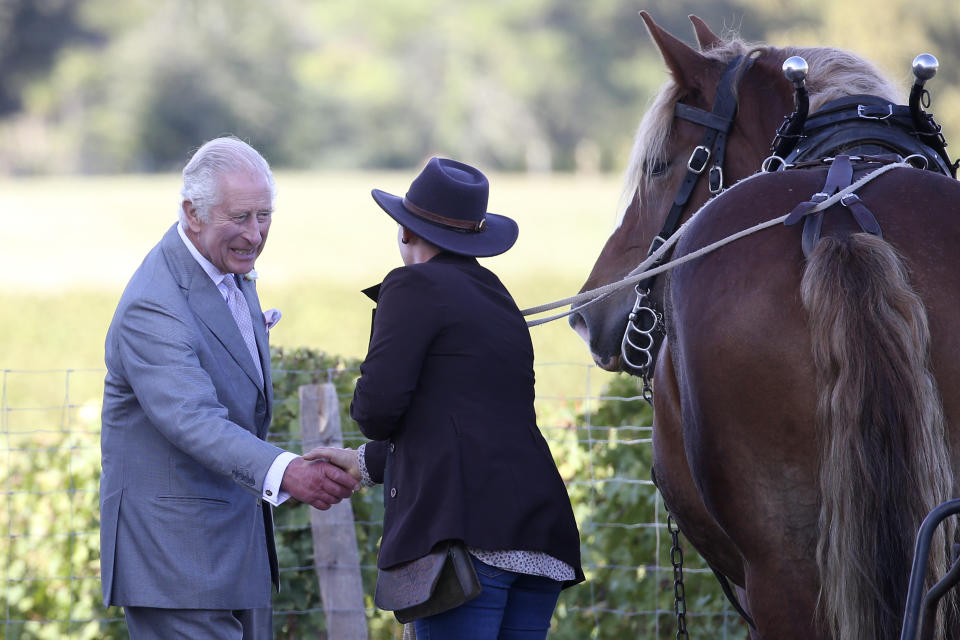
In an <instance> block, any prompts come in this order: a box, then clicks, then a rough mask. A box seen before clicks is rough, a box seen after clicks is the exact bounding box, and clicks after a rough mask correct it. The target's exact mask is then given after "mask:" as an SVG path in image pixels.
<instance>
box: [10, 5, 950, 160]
mask: <svg viewBox="0 0 960 640" xmlns="http://www.w3.org/2000/svg"><path fill="white" fill-rule="evenodd" d="M639 9H647V10H649V11H650V12H651V13H652V15H653V16H654V17H655V18H656V19H657V20H658V21H659V22H660V24H661V25H663V26H665V27H666V28H668V29H670V30H671V31H673V32H674V33H675V34H677V35H678V36H679V37H681V38H684V39H687V40H688V41H689V40H690V39H691V38H690V36H691V28H690V25H689V23H688V22H687V20H686V16H687V14H689V13H696V14H698V15H699V16H700V17H702V18H704V19H705V20H707V21H708V23H709V24H711V25H713V28H714V30H715V31H718V32H720V33H724V32H725V31H729V30H736V31H739V32H740V33H741V34H742V36H743V37H744V38H746V39H747V40H751V41H765V42H769V43H771V44H775V45H784V44H803V45H817V44H828V45H832V46H838V47H842V48H848V49H852V50H854V51H857V52H858V53H861V54H862V55H865V56H867V57H868V58H871V59H872V60H874V61H875V62H877V63H878V64H879V65H880V67H881V68H883V69H885V70H886V71H887V72H889V73H890V74H891V75H892V76H893V77H894V78H896V79H902V80H903V81H904V82H905V83H906V82H907V81H908V80H909V78H910V63H911V61H912V60H913V58H914V56H916V55H917V54H918V53H921V52H925V51H928V52H931V53H934V54H935V55H937V56H938V57H939V58H940V59H941V62H942V63H943V67H942V69H941V72H940V75H939V76H938V77H937V79H936V80H935V81H934V82H932V83H931V84H930V85H929V86H930V88H931V92H932V93H933V94H934V110H935V113H936V114H937V115H938V116H940V118H941V120H942V121H943V123H944V125H945V128H946V131H947V134H948V136H947V137H948V139H949V138H951V137H953V134H955V133H958V132H960V120H958V119H960V89H958V79H960V65H958V64H957V62H958V60H957V59H956V52H957V51H958V50H960V47H958V44H960V16H958V12H957V11H956V7H955V3H953V2H950V1H949V0H927V1H926V2H922V3H917V2H908V1H906V0H869V1H865V0H849V1H847V2H832V1H830V0H809V1H807V2H803V3H796V2H787V1H786V0H711V2H703V1H700V2H697V1H691V0H646V1H644V2H642V3H641V2H636V1H635V0H592V1H591V2H581V1H580V0H524V1H523V2H516V1H510V0H460V1H458V2H449V1H448V0H367V1H366V2H363V3H360V4H358V3H353V2H337V1H336V0H271V1H269V2H268V1H266V0H165V1H164V2H152V1H150V0H126V1H125V2H122V3H117V2H115V1H114V0H3V2H2V3H0V69H2V70H3V73H2V74H0V172H6V173H12V174H18V175H20V174H32V173H51V172H58V173H59V172H70V173H85V174H89V173H117V172H131V171H135V172H143V171H166V170H175V169H179V168H180V167H182V165H183V163H184V160H185V158H186V155H185V154H186V153H187V151H188V150H189V149H193V148H196V147H197V146H198V145H199V143H200V142H202V141H204V140H206V139H209V138H212V137H215V136H217V135H220V134H222V133H224V132H233V133H237V134H238V135H241V136H242V137H244V138H245V139H248V140H249V141H250V142H251V143H252V144H253V145H254V146H255V147H256V148H258V149H259V150H261V151H262V152H263V153H264V154H265V156H266V157H267V158H268V159H270V160H271V162H273V163H274V164H275V165H276V166H278V167H296V168H324V169H331V168H339V169H344V168H351V169H353V168H407V167H411V166H416V165H418V164H419V163H420V162H421V161H422V159H423V158H425V157H427V156H429V155H430V154H432V153H435V152H443V153H445V154H448V155H451V156H455V157H459V158H462V159H464V160H466V161H468V162H473V163H476V164H479V165H480V166H483V167H485V168H488V169H491V170H492V169H506V170H527V171H550V170H560V171H571V170H581V171H587V170H594V171H595V170H605V171H609V170H616V169H618V168H620V167H622V166H623V163H624V161H625V157H626V154H627V152H628V150H629V147H630V136H629V133H628V132H630V131H632V130H633V128H634V127H635V125H636V122H637V120H638V116H639V114H640V113H641V111H642V109H643V105H644V104H645V101H646V99H647V98H648V97H649V96H650V94H651V92H652V91H653V90H655V89H656V88H657V87H658V86H659V85H660V83H661V81H662V80H663V77H664V76H663V70H662V65H661V64H660V61H659V55H658V54H657V52H656V51H655V49H654V48H653V47H652V46H651V44H650V42H649V39H648V38H647V36H646V32H645V28H644V26H643V23H642V21H641V20H640V19H639V18H638V16H637V11H638V10H639Z"/></svg>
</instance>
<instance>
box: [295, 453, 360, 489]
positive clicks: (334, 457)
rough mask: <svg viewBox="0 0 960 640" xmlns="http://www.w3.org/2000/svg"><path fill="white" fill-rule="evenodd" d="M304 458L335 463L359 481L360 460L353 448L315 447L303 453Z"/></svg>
mask: <svg viewBox="0 0 960 640" xmlns="http://www.w3.org/2000/svg"><path fill="white" fill-rule="evenodd" d="M303 459H304V460H324V461H326V462H329V463H330V464H333V465H336V466H338V467H340V468H341V469H343V470H344V471H346V472H347V473H349V474H350V475H351V476H353V477H354V478H355V479H356V480H357V481H358V482H359V481H360V462H359V460H358V459H357V452H356V451H355V450H354V449H338V448H337V447H317V448H315V449H312V450H311V451H308V452H307V453H305V454H303Z"/></svg>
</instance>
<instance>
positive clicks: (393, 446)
mask: <svg viewBox="0 0 960 640" xmlns="http://www.w3.org/2000/svg"><path fill="white" fill-rule="evenodd" d="M387 449H389V450H390V453H393V452H394V451H396V450H397V445H395V444H393V443H392V442H391V443H390V446H389V447H387Z"/></svg>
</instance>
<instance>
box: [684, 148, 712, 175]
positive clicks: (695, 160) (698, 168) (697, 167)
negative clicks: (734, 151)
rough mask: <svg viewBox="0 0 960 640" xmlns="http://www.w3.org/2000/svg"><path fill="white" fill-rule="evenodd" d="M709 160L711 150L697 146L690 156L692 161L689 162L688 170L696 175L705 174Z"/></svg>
mask: <svg viewBox="0 0 960 640" xmlns="http://www.w3.org/2000/svg"><path fill="white" fill-rule="evenodd" d="M698 154H699V155H698ZM709 159H710V149H707V148H706V147H705V146H703V145H702V144H699V145H697V148H696V149H694V150H693V153H691V154H690V159H689V160H687V169H689V170H690V171H692V172H694V173H696V174H701V173H703V170H704V168H705V167H706V166H707V161H708V160H709Z"/></svg>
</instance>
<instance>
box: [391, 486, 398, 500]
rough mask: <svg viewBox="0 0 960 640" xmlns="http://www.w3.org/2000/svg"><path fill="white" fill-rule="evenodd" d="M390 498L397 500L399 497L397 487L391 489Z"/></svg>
mask: <svg viewBox="0 0 960 640" xmlns="http://www.w3.org/2000/svg"><path fill="white" fill-rule="evenodd" d="M390 497H391V498H396V497H397V488H396V487H394V488H393V489H390Z"/></svg>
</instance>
